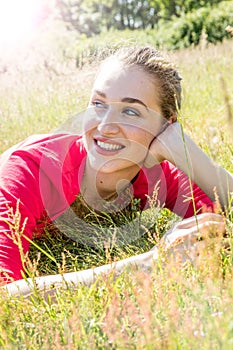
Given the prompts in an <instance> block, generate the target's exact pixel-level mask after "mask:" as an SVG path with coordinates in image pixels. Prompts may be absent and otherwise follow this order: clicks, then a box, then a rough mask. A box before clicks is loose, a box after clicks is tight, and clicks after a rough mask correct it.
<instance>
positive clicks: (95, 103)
mask: <svg viewBox="0 0 233 350" xmlns="http://www.w3.org/2000/svg"><path fill="white" fill-rule="evenodd" d="M91 105H92V106H94V107H96V108H106V107H107V106H106V104H105V103H104V102H102V101H99V100H94V101H91Z"/></svg>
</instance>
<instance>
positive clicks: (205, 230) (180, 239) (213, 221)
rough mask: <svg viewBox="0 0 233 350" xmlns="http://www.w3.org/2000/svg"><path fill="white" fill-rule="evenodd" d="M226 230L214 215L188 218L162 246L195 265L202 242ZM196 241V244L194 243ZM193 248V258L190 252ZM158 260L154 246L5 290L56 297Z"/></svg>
mask: <svg viewBox="0 0 233 350" xmlns="http://www.w3.org/2000/svg"><path fill="white" fill-rule="evenodd" d="M224 230H225V224H224V221H223V218H222V216H220V215H217V214H213V213H204V214H200V215H198V216H197V217H192V218H188V219H185V220H183V221H181V222H179V223H176V224H175V225H174V226H173V227H172V228H171V229H170V230H169V231H168V232H167V233H166V234H165V235H164V237H163V238H162V240H161V243H160V244H159V246H161V247H162V250H163V251H164V250H165V252H168V253H169V254H168V256H172V257H174V256H175V255H178V254H179V258H180V257H181V258H182V261H185V260H187V259H189V260H191V262H192V263H195V259H196V258H197V254H195V250H193V247H194V248H195V249H196V248H197V249H199V247H198V244H199V239H200V237H202V239H205V238H206V237H210V236H211V237H215V236H217V237H219V235H220V233H223V232H224ZM195 242H196V245H194V243H195ZM191 248H192V259H190V255H189V254H188V251H189V250H191ZM158 257H159V249H158V248H157V246H154V247H153V248H152V249H151V250H150V251H148V252H146V253H143V254H139V255H135V256H132V257H130V258H127V259H124V260H119V261H117V262H114V263H112V264H108V265H103V266H100V267H96V268H94V269H88V270H83V271H78V272H71V273H65V274H63V275H49V276H42V277H37V278H35V279H34V280H32V279H30V278H29V279H25V280H19V281H15V282H13V283H10V284H8V285H6V286H4V287H2V288H3V289H5V290H6V291H7V292H8V293H9V294H10V295H23V296H25V297H28V296H30V294H33V293H34V292H36V291H37V292H38V291H39V292H42V293H43V295H44V296H45V297H46V296H47V295H51V294H55V292H56V289H57V288H59V287H63V288H72V287H74V286H79V285H80V284H83V285H87V286H90V285H91V284H93V283H94V282H95V281H96V279H97V278H98V277H100V276H101V275H108V274H110V273H114V275H115V276H118V275H119V274H120V273H121V272H122V271H123V270H124V269H126V268H127V267H138V268H140V269H143V270H146V271H148V270H150V269H151V268H152V267H153V265H154V264H155V262H156V261H157V260H158Z"/></svg>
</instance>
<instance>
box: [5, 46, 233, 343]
mask: <svg viewBox="0 0 233 350" xmlns="http://www.w3.org/2000/svg"><path fill="white" fill-rule="evenodd" d="M169 55H170V56H171V57H172V59H174V60H175V62H176V63H177V65H178V67H179V70H180V72H181V75H182V76H183V79H184V83H183V86H184V101H183V109H182V113H181V121H182V122H183V124H184V127H185V131H186V132H187V133H188V134H189V135H191V137H192V138H193V139H194V140H195V141H196V142H197V143H198V144H199V145H200V146H201V147H202V148H203V149H204V150H205V151H206V153H208V154H209V155H210V156H211V157H213V158H214V159H215V160H216V161H217V162H219V163H220V164H221V165H222V166H224V167H226V168H227V169H228V170H229V171H231V172H232V171H233V164H232V163H233V162H232V152H233V148H232V141H231V140H232V134H231V132H230V128H231V127H230V124H229V123H228V119H227V112H226V105H225V102H224V94H223V91H222V88H221V84H220V76H222V78H223V79H224V81H225V82H226V84H227V89H228V94H229V97H230V102H231V104H232V98H231V97H232V96H233V84H232V76H233V65H232V56H233V42H232V41H228V42H224V43H223V44H218V45H217V46H209V47H207V48H206V49H203V50H201V49H200V48H190V49H187V50H183V51H178V52H170V53H169ZM93 76H94V66H93V65H92V66H91V67H89V66H87V67H83V68H82V70H80V71H77V72H76V71H74V68H73V67H71V68H70V70H68V73H66V75H64V74H60V75H59V74H58V75H57V74H53V73H51V71H49V70H48V69H45V68H43V69H42V68H41V69H37V70H31V71H30V72H29V71H27V70H26V69H25V70H20V71H19V70H16V71H15V72H14V74H12V72H8V73H5V75H3V76H2V80H1V89H0V124H1V140H2V141H3V142H1V145H0V150H1V151H4V150H5V149H7V148H8V147H10V146H11V145H13V144H14V143H16V142H18V141H20V140H22V139H23V138H25V137H26V136H28V135H30V134H32V133H44V132H50V131H52V130H54V129H55V128H57V127H60V125H61V124H63V123H64V122H65V121H66V118H67V116H68V115H72V114H74V113H77V112H80V111H82V110H83V109H84V108H85V105H86V103H87V101H88V95H89V92H90V88H91V81H92V79H93ZM132 214H133V215H136V213H123V214H122V217H121V218H118V220H123V221H122V222H127V220H128V218H127V215H132ZM97 220H98V219H97ZM106 220H109V218H106ZM174 220H175V217H174V215H172V214H171V213H169V212H168V211H167V210H162V211H161V212H158V211H157V210H155V211H153V210H152V211H150V212H148V213H144V214H143V217H142V223H143V225H144V226H146V227H148V230H144V231H143V232H142V233H144V234H142V233H139V234H138V235H136V238H135V241H133V242H128V241H127V242H125V240H126V238H127V236H124V234H123V233H122V232H120V233H119V235H120V237H119V242H120V243H121V244H119V245H116V244H114V242H111V241H110V240H108V239H107V237H106V239H105V244H99V246H95V247H90V245H88V244H86V243H85V242H80V241H79V242H75V241H73V240H72V239H70V238H68V237H67V236H64V235H62V234H61V233H59V232H58V231H57V230H56V229H54V228H52V229H49V228H48V229H47V231H46V236H45V237H43V239H37V240H35V243H36V244H37V245H39V246H40V247H41V249H40V250H41V251H40V254H39V255H38V248H37V247H35V246H33V245H32V247H31V250H30V259H31V265H29V270H30V271H31V272H30V273H31V274H35V275H36V274H40V275H43V274H50V273H58V272H69V271H78V270H79V269H84V268H89V267H94V266H97V265H101V264H104V263H108V262H109V261H111V260H113V259H121V258H124V257H127V256H130V255H132V254H136V253H141V252H143V251H146V250H148V249H149V248H150V247H152V246H153V244H155V243H156V241H157V240H158V238H159V237H160V236H161V235H162V234H163V232H164V231H166V230H167V229H168V227H169V226H170V225H171V223H172V222H173V221H174ZM154 222H156V223H155V224H154ZM101 225H102V227H103V225H104V223H103V221H101ZM112 226H113V227H114V222H112ZM97 232H98V230H97ZM227 232H228V234H229V235H230V236H231V235H232V233H233V222H232V220H229V222H228V228H227ZM127 234H128V231H127ZM44 251H45V252H46V254H47V255H45V254H44ZM48 255H50V256H52V259H50V258H49V257H48ZM232 258H233V253H232V249H231V243H230V247H228V250H226V249H223V247H222V245H219V244H215V245H212V243H211V241H210V242H209V245H208V247H207V249H206V250H205V251H204V253H203V255H202V256H201V257H200V262H199V266H198V268H194V267H193V266H191V265H186V266H185V267H183V268H181V267H180V268H179V265H177V264H174V263H173V262H172V261H168V262H167V263H166V261H164V260H163V258H161V260H160V261H159V262H158V264H157V265H156V266H155V268H154V269H153V272H152V273H151V274H148V273H145V272H143V271H140V270H132V271H126V272H125V273H123V274H122V275H121V276H120V277H118V278H117V279H116V280H114V279H113V277H112V276H109V277H102V278H100V279H99V280H98V281H97V282H96V283H95V284H94V285H93V286H92V287H90V288H88V287H85V286H82V287H81V286H80V287H79V288H76V289H72V290H59V291H58V294H57V300H56V302H54V300H53V299H51V300H48V301H45V300H44V299H43V298H42V297H40V296H39V295H37V296H35V298H34V299H31V300H24V299H23V298H16V297H9V296H7V295H5V293H3V292H1V293H0V330H1V331H0V347H1V348H2V349H46V350H47V349H90V348H93V349H182V350H183V349H231V348H233V316H232V315H233V288H232V277H233V276H232Z"/></svg>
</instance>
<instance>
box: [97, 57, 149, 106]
mask: <svg viewBox="0 0 233 350" xmlns="http://www.w3.org/2000/svg"><path fill="white" fill-rule="evenodd" d="M93 90H94V91H101V92H103V93H104V94H105V95H106V96H107V98H109V99H122V98H124V97H132V98H137V99H141V100H143V101H144V102H146V101H148V100H149V101H151V100H152V99H153V100H155V98H156V88H155V84H154V82H153V81H152V77H151V76H150V75H149V74H148V73H147V72H145V71H144V70H143V69H142V68H141V67H138V66H136V65H134V66H130V67H127V66H125V65H124V64H123V63H122V62H119V60H117V59H111V60H108V61H106V62H104V64H103V65H102V66H101V68H100V71H99V73H98V75H97V77H96V80H95V82H94V85H93Z"/></svg>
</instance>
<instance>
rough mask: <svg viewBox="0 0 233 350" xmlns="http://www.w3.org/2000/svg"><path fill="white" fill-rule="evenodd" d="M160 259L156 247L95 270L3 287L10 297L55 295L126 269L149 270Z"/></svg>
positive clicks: (40, 278) (17, 282)
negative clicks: (36, 292) (65, 289)
mask: <svg viewBox="0 0 233 350" xmlns="http://www.w3.org/2000/svg"><path fill="white" fill-rule="evenodd" d="M157 258H158V249H157V247H156V246H155V247H154V248H153V249H152V250H150V251H149V252H146V253H143V254H139V255H135V256H132V257H130V258H127V259H124V260H119V261H117V262H114V263H112V264H107V265H103V266H99V267H96V268H94V269H88V270H82V271H77V272H70V273H65V274H63V275H61V274H57V275H48V276H42V277H37V278H35V279H33V280H32V279H31V278H28V279H25V280H18V281H15V282H12V283H10V284H7V285H5V286H3V287H2V288H3V289H5V290H6V291H7V292H8V293H9V294H10V295H23V296H25V297H28V296H29V295H30V294H32V293H33V292H35V291H39V292H42V293H44V295H45V296H46V295H48V294H54V293H55V291H56V289H58V288H59V287H63V288H67V287H68V288H72V287H73V286H78V285H80V284H82V285H86V286H90V285H91V284H93V283H94V282H95V281H96V279H97V278H98V277H99V276H100V275H108V274H110V273H114V275H115V276H118V275H119V274H120V273H121V272H122V271H123V270H124V269H125V268H126V267H128V266H131V267H133V266H134V267H136V266H137V267H140V268H141V269H145V270H149V269H151V267H152V265H153V261H154V260H156V259H157Z"/></svg>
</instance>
